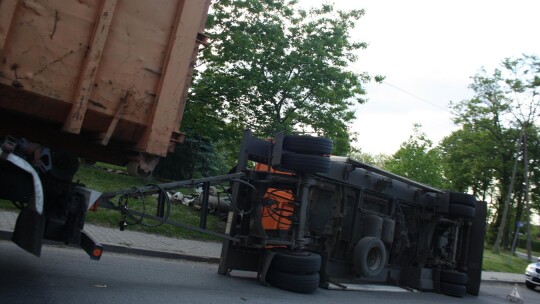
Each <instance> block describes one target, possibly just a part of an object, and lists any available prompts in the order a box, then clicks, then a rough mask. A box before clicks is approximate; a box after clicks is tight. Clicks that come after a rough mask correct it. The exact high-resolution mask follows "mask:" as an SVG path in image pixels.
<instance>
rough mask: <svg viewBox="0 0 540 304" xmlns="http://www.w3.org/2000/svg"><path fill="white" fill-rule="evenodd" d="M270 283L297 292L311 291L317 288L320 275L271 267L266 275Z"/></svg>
mask: <svg viewBox="0 0 540 304" xmlns="http://www.w3.org/2000/svg"><path fill="white" fill-rule="evenodd" d="M266 281H267V282H268V283H270V285H272V286H274V287H277V288H280V289H284V290H288V291H292V292H298V293H312V292H314V291H315V290H317V288H319V281H320V276H319V274H318V273H312V274H292V273H286V272H281V271H277V270H274V269H271V270H270V271H268V274H267V275H266Z"/></svg>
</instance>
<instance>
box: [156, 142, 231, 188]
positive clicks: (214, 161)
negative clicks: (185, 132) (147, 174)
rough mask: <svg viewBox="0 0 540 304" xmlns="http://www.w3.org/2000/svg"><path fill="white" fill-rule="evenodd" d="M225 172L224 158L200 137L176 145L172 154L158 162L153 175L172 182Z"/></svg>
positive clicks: (214, 146)
mask: <svg viewBox="0 0 540 304" xmlns="http://www.w3.org/2000/svg"><path fill="white" fill-rule="evenodd" d="M225 172H227V166H226V165H225V161H224V158H223V157H222V155H221V154H220V153H219V152H218V150H217V148H216V145H215V144H214V143H212V142H210V141H209V140H208V139H204V138H202V137H198V138H189V137H188V138H186V139H185V141H184V143H182V144H178V145H176V148H175V150H174V152H173V153H171V154H169V155H168V156H167V157H165V158H163V159H161V160H160V162H159V164H158V165H157V167H156V168H155V170H154V175H155V176H156V177H161V178H166V179H172V180H185V179H192V178H198V177H206V176H212V175H219V174H224V173H225Z"/></svg>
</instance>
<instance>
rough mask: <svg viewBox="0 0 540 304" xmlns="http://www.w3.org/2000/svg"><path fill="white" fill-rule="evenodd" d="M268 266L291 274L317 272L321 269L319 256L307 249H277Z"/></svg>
mask: <svg viewBox="0 0 540 304" xmlns="http://www.w3.org/2000/svg"><path fill="white" fill-rule="evenodd" d="M270 268H271V269H273V270H277V271H280V272H285V273H291V274H313V273H318V272H319V271H320V270H321V256H320V255H318V254H316V253H312V252H307V251H303V252H291V251H278V252H276V255H275V256H274V258H273V259H272V265H271V266H270Z"/></svg>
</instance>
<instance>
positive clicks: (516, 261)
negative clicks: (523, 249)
mask: <svg viewBox="0 0 540 304" xmlns="http://www.w3.org/2000/svg"><path fill="white" fill-rule="evenodd" d="M528 264H529V262H528V261H527V260H524V259H521V258H518V257H516V256H511V255H510V252H509V251H501V252H500V253H499V254H495V253H493V252H492V251H491V249H485V250H484V260H483V263H482V270H484V271H496V272H510V273H520V274H523V273H525V268H527V265H528Z"/></svg>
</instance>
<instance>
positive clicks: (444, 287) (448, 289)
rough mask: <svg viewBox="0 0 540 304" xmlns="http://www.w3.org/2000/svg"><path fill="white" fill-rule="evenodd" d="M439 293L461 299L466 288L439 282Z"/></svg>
mask: <svg viewBox="0 0 540 304" xmlns="http://www.w3.org/2000/svg"><path fill="white" fill-rule="evenodd" d="M441 293H443V294H445V295H449V296H454V297H460V298H462V297H463V296H464V295H465V294H466V293H467V287H466V286H465V285H460V284H452V283H445V282H441Z"/></svg>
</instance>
